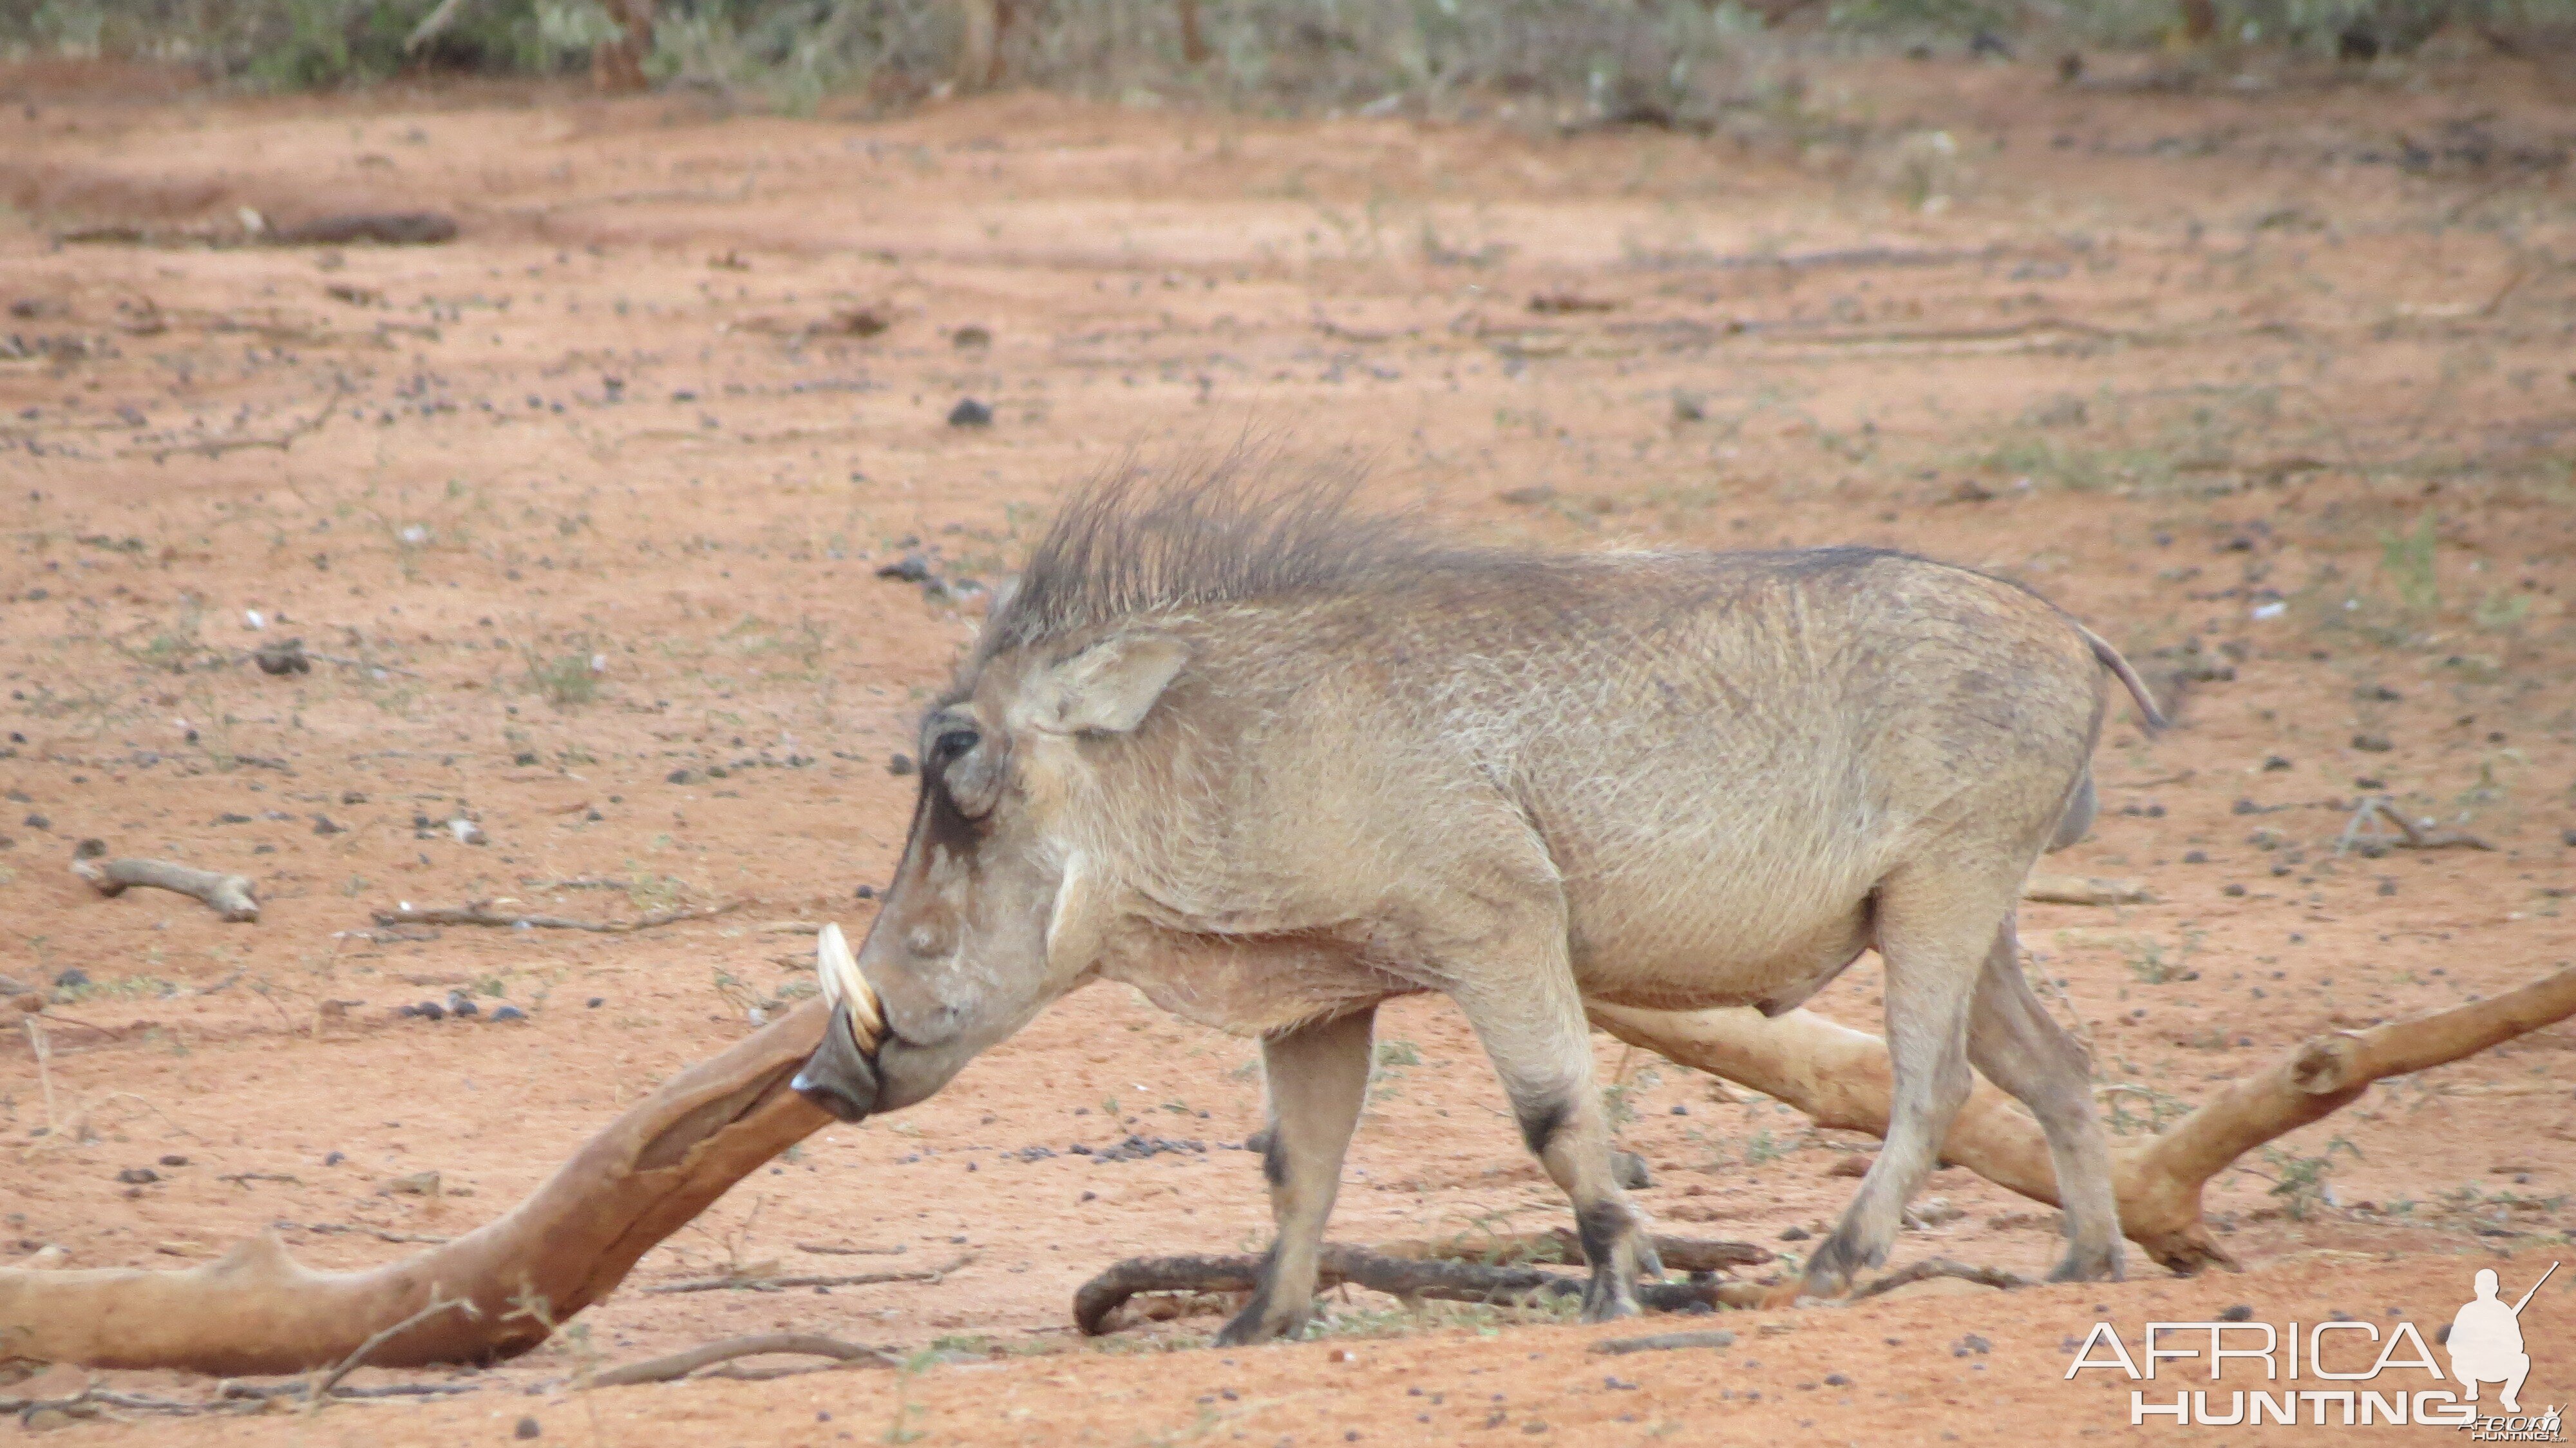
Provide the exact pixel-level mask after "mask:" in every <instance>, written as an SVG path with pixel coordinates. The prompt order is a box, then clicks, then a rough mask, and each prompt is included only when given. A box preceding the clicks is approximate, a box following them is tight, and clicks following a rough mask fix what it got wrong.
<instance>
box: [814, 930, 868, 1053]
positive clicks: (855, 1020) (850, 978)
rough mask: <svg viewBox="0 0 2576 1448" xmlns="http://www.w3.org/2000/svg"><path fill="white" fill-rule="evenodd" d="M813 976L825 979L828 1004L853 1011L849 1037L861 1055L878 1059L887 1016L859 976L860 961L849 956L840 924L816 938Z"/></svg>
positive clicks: (818, 934) (847, 943)
mask: <svg viewBox="0 0 2576 1448" xmlns="http://www.w3.org/2000/svg"><path fill="white" fill-rule="evenodd" d="M814 973H815V974H816V975H817V976H819V977H821V978H822V983H823V999H824V1001H825V1002H827V1003H828V1004H831V1005H834V1006H844V1005H846V1006H848V1007H849V1008H850V1036H851V1038H852V1039H853V1040H855V1041H857V1042H858V1046H859V1050H860V1052H861V1053H862V1054H864V1055H870V1056H873V1055H875V1054H876V1050H877V1043H878V1042H879V1041H880V1040H883V1039H884V1037H885V1013H884V1012H883V1011H882V1010H881V1009H879V1007H878V1005H877V993H876V991H875V990H874V989H872V988H871V987H870V986H869V985H868V980H867V977H866V976H863V975H861V974H859V960H858V957H857V956H855V955H852V954H851V953H850V942H849V938H848V937H847V936H844V935H843V934H841V927H840V926H839V925H837V924H829V925H825V926H824V927H823V928H822V930H821V931H820V932H818V933H817V934H816V935H815V937H814Z"/></svg>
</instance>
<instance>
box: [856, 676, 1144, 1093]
mask: <svg viewBox="0 0 2576 1448" xmlns="http://www.w3.org/2000/svg"><path fill="white" fill-rule="evenodd" d="M1187 659H1188V650H1187V647H1186V646H1185V645H1184V644H1182V643H1181V642H1180V641H1179V640H1178V639H1175V638H1172V637H1170V636H1168V635H1164V634H1158V633H1150V632H1130V633H1124V634H1116V635H1113V636H1111V637H1108V638H1104V639H1099V640H1096V641H1094V642H1092V643H1090V644H1089V645H1088V646H1087V647H1083V648H1079V649H1077V650H1075V651H1074V652H1073V653H1071V654H1069V655H1049V656H1040V657H1028V656H1009V657H1005V658H1001V659H995V660H991V661H987V662H986V663H985V664H984V665H983V667H981V668H980V669H979V670H978V671H977V673H976V676H975V677H974V678H973V680H972V681H971V683H970V684H969V685H968V686H967V688H966V690H965V697H963V698H961V699H958V700H956V701H955V702H952V703H949V704H945V705H943V706H941V707H939V708H937V709H935V710H933V711H932V712H931V714H930V716H929V717H928V718H927V719H925V720H924V721H923V722H922V729H921V760H922V768H921V795H920V798H919V800H918V802H917V803H916V804H915V805H914V808H913V815H912V831H911V835H910V838H909V839H907V840H906V842H905V844H904V851H903V862H902V864H901V865H900V866H899V867H898V868H897V870H896V874H895V880H894V884H893V886H892V887H891V888H890V889H888V890H887V892H886V896H885V903H884V905H883V906H882V907H881V908H880V909H879V910H878V912H877V918H876V922H875V924H874V925H872V926H871V927H870V928H869V930H868V935H867V939H866V940H865V941H864V942H863V943H862V944H861V945H860V947H859V953H858V968H859V971H860V973H861V974H862V975H863V976H864V977H865V978H866V982H867V985H868V986H869V987H870V988H871V989H872V990H873V991H874V993H875V995H876V998H877V1000H878V1002H879V1003H880V1005H881V1007H882V1009H883V1011H884V1020H885V1033H884V1039H883V1043H882V1045H881V1046H880V1047H879V1048H878V1050H877V1054H876V1058H875V1061H874V1063H873V1065H874V1070H873V1075H872V1078H871V1080H870V1087H871V1089H872V1091H873V1101H872V1102H871V1103H870V1107H871V1109H874V1110H877V1111H891V1110H894V1109H895V1108H897V1107H901V1106H908V1105H911V1104H912V1103H913V1102H916V1101H919V1100H921V1099H922V1098H924V1097H926V1096H928V1095H930V1094H931V1093H932V1092H934V1091H937V1090H938V1089H939V1088H940V1087H941V1086H943V1085H945V1084H947V1082H948V1079H949V1078H950V1077H952V1076H954V1075H956V1074H957V1072H958V1071H959V1070H960V1069H962V1068H963V1067H964V1066H965V1064H966V1063H967V1062H968V1061H970V1060H972V1059H973V1058H974V1057H975V1056H976V1055H977V1054H978V1053H979V1052H981V1051H983V1050H985V1049H986V1048H987V1047H990V1046H992V1045H994V1044H995V1043H997V1042H999V1041H1001V1040H1002V1039H1004V1038H1005V1037H1007V1036H1009V1035H1010V1034H1011V1033H1012V1032H1014V1031H1016V1030H1018V1029H1019V1028H1020V1027H1021V1026H1023V1025H1026V1024H1027V1023H1028V1022H1029V1020H1030V1019H1031V1018H1033V1017H1034V1016H1036V1015H1037V1013H1038V1012H1039V1011H1041V1010H1043V1009H1045V1007H1046V1006H1047V1004H1048V1003H1049V1002H1051V1001H1053V1000H1054V999H1055V998H1056V997H1058V996H1060V995H1062V994H1064V993H1065V992H1066V991H1068V990H1070V989H1072V988H1073V987H1074V986H1075V985H1076V984H1078V983H1079V982H1080V981H1081V980H1082V978H1083V976H1084V974H1085V973H1086V972H1087V971H1088V970H1089V969H1090V968H1091V967H1092V966H1093V965H1094V964H1095V962H1094V961H1093V960H1092V959H1091V958H1090V957H1091V954H1092V944H1091V943H1092V942H1096V940H1097V939H1098V935H1099V931H1098V929H1097V926H1096V924H1095V923H1094V922H1092V921H1090V920H1089V919H1087V918H1086V912H1087V911H1088V910H1089V909H1090V907H1091V905H1092V903H1093V902H1094V901H1096V900H1097V898H1098V895H1097V892H1095V891H1092V890H1089V889H1087V888H1086V883H1087V882H1086V880H1085V878H1084V875H1083V872H1082V871H1081V870H1079V869H1077V868H1074V867H1073V866H1072V864H1071V861H1073V860H1074V859H1075V858H1077V854H1078V852H1077V851H1076V850H1075V849H1074V848H1073V847H1072V846H1071V845H1069V844H1068V843H1067V842H1066V841H1065V840H1064V839H1063V837H1062V834H1061V821H1060V816H1061V815H1062V814H1063V813H1064V812H1065V811H1064V809H1063V803H1064V800H1065V798H1066V795H1067V793H1068V791H1069V790H1071V789H1074V788H1076V787H1077V784H1076V781H1077V780H1078V779H1079V777H1080V776H1081V775H1082V774H1083V773H1084V771H1085V769H1086V765H1085V763H1084V754H1085V752H1086V751H1090V750H1096V749H1103V748H1115V747H1118V737H1119V736H1121V735H1125V734H1128V733H1130V732H1132V731H1134V730H1135V729H1136V728H1137V727H1138V726H1139V725H1141V724H1142V723H1143V722H1144V721H1145V718H1146V716H1147V714H1148V713H1150V712H1151V711H1152V709H1153V707H1154V703H1155V700H1156V699H1158V698H1160V697H1161V695H1162V693H1163V691H1164V689H1165V688H1166V687H1167V686H1168V685H1169V684H1170V683H1171V682H1172V679H1173V678H1174V676H1176V675H1177V674H1178V673H1179V672H1180V670H1181V668H1182V666H1183V665H1184V664H1185V663H1186V662H1187ZM816 1060H817V1062H818V1063H820V1062H821V1060H822V1056H821V1053H817V1057H816ZM809 1070H814V1068H813V1067H809ZM816 1074H817V1077H818V1081H819V1079H820V1075H821V1073H820V1072H817V1073H816ZM825 1104H827V1105H830V1104H831V1103H830V1102H828V1101H826V1102H825ZM834 1109H836V1110H837V1109H839V1108H838V1107H837V1106H835V1107H834Z"/></svg>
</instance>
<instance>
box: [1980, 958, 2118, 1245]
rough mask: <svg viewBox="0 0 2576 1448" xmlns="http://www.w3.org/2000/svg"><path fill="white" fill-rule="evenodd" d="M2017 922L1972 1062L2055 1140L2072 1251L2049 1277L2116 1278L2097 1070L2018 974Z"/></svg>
mask: <svg viewBox="0 0 2576 1448" xmlns="http://www.w3.org/2000/svg"><path fill="white" fill-rule="evenodd" d="M2020 955H2021V950H2020V942H2019V940H2018V939H2017V937H2016V936H2015V934H2014V931H2013V927H2012V922H2010V921H2006V922H2005V923H2004V928H2003V930H2002V931H2001V933H1999V934H1998V935H1997V936H1996V937H1995V946H1994V949H1993V950H1992V951H1990V952H1988V953H1987V955H1986V966H1985V971H1984V973H1983V974H1982V975H1980V976H1979V977H1978V980H1977V1003H1976V1009H1975V1013H1974V1015H1973V1016H1971V1018H1970V1019H1969V1022H1968V1059H1969V1060H1970V1061H1972V1062H1974V1063H1975V1064H1976V1067H1977V1069H1978V1070H1980V1071H1983V1072H1985V1073H1986V1079H1987V1080H1989V1081H1992V1082H1994V1083H1995V1084H1996V1085H1997V1086H2000V1087H2002V1088H2003V1089H2004V1090H2006V1091H2008V1092H2011V1093H2012V1094H2013V1095H2014V1096H2015V1097H2017V1098H2018V1099H2019V1100H2020V1101H2021V1104H2022V1105H2024V1106H2027V1107H2029V1108H2030V1114H2031V1115H2033V1116H2035V1117H2037V1118H2039V1129H2040V1130H2041V1131H2042V1132H2044V1133H2046V1135H2047V1137H2048V1159H2049V1164H2050V1165H2051V1166H2052V1167H2054V1168H2055V1169H2056V1172H2057V1201H2058V1205H2059V1206H2061V1207H2063V1208H2064V1209H2065V1212H2066V1257H2065V1259H2064V1260H2063V1261H2061V1262H2059V1263H2058V1264H2057V1270H2056V1271H2054V1272H2051V1273H2050V1274H2049V1278H2050V1280H2051V1281H2056V1282H2086V1281H2097V1280H2108V1281H2117V1280H2119V1277H2120V1273H2121V1262H2120V1257H2121V1242H2120V1208H2119V1204H2118V1203H2117V1202H2116V1201H2115V1200H2114V1199H2113V1196H2112V1192H2111V1146H2110V1143H2109V1141H2108V1140H2107V1139H2105V1138H2104V1136H2103V1134H2102V1123H2101V1120H2100V1119H2099V1118H2098V1117H2096V1116H2095V1115H2094V1114H2093V1073H2092V1066H2091V1063H2090V1061H2088V1060H2087V1059H2086V1056H2085V1051H2084V1047H2083V1044H2082V1043H2081V1042H2079V1041H2077V1040H2076V1039H2075V1038H2074V1037H2073V1036H2070V1035H2068V1034H2067V1033H2066V1028H2065V1027H2063V1026H2061V1025H2059V1024H2058V1023H2057V1022H2056V1021H2055V1020H2053V1019H2051V1018H2050V1017H2049V1014H2048V1011H2047V1009H2046V1008H2045V1007H2043V1006H2042V1005H2041V1004H2040V1002H2039V997H2038V996H2037V995H2035V994H2033V993H2032V991H2031V988H2030V982H2029V980H2027V979H2026V978H2024V977H2023V975H2022V973H2021V960H2020Z"/></svg>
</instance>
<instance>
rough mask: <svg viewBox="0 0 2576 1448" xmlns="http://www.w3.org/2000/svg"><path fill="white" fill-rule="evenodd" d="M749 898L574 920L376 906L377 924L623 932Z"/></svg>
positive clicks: (706, 915)
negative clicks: (631, 917) (632, 916)
mask: <svg viewBox="0 0 2576 1448" xmlns="http://www.w3.org/2000/svg"><path fill="white" fill-rule="evenodd" d="M747 903H749V902H747V901H742V900H728V901H726V902H725V903H723V904H722V905H706V906H691V907H685V908H681V909H676V910H656V911H654V912H653V913H652V914H650V915H645V916H641V917H638V918H637V919H634V920H575V919H573V918H571V917H570V916H566V915H520V914H514V913H510V912H506V911H500V910H495V909H493V908H492V905H493V902H492V901H489V900H476V901H474V902H472V903H471V904H466V905H437V906H432V907H430V908H428V909H426V910H414V909H410V908H408V907H406V908H404V909H400V910H378V911H376V912H375V915H374V918H375V922H376V923H377V924H378V925H489V926H493V927H495V928H497V929H502V930H509V929H514V928H516V927H518V926H521V925H524V926H527V927H528V928H529V929H531V930H588V931H593V932H596V933H598V934H602V935H625V934H628V933H630V932H633V931H637V930H651V929H654V928H655V927H657V926H663V925H677V924H679V923H680V922H681V921H683V920H711V919H713V918H715V917H716V916H718V915H726V914H730V913H732V912H733V911H736V910H739V909H741V908H742V907H743V906H744V905H745V904H747Z"/></svg>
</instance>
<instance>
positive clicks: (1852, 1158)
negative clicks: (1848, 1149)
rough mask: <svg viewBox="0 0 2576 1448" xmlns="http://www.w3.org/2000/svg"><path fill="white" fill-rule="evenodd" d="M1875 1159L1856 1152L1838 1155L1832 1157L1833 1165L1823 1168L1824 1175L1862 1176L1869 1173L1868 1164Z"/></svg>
mask: <svg viewBox="0 0 2576 1448" xmlns="http://www.w3.org/2000/svg"><path fill="white" fill-rule="evenodd" d="M1875 1159H1876V1158H1874V1157H1868V1156H1863V1155H1860V1154H1859V1153H1857V1152H1855V1153H1853V1154H1852V1155H1849V1156H1838V1157H1835V1158H1834V1164H1833V1165H1831V1166H1829V1167H1826V1168H1825V1175H1827V1176H1829V1177H1864V1176H1867V1175H1869V1164H1870V1162H1872V1161H1873V1160H1875Z"/></svg>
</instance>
